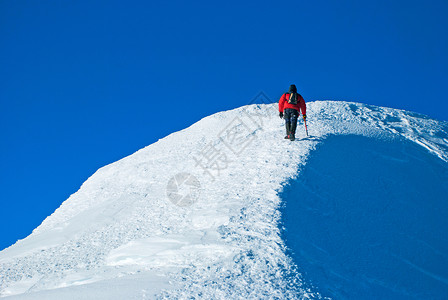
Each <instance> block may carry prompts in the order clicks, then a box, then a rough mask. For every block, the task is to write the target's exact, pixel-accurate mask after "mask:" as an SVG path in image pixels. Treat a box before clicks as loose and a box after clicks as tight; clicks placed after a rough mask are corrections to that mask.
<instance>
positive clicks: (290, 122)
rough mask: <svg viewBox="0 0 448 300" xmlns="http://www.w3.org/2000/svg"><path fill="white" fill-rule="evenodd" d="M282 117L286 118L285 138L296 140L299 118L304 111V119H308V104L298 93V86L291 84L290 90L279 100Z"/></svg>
mask: <svg viewBox="0 0 448 300" xmlns="http://www.w3.org/2000/svg"><path fill="white" fill-rule="evenodd" d="M278 110H279V112H280V114H279V116H280V118H284V119H285V126H286V136H285V139H290V140H291V141H294V140H295V138H296V137H295V134H296V128H297V118H298V117H299V114H300V112H302V116H303V120H306V104H305V100H304V99H303V97H302V96H301V95H300V94H299V93H297V88H296V86H295V85H294V84H291V86H290V87H289V91H288V92H287V93H285V94H283V95H282V96H281V97H280V100H279V102H278Z"/></svg>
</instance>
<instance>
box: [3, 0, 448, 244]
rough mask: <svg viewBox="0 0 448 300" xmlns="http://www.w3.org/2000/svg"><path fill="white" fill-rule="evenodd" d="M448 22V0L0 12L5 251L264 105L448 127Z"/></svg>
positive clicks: (47, 6) (11, 6) (45, 7)
mask: <svg viewBox="0 0 448 300" xmlns="http://www.w3.org/2000/svg"><path fill="white" fill-rule="evenodd" d="M447 15H448V2H447V1H446V0H443V1H440V0H439V1H437V0H435V1H412V0H411V1H394V0H391V1H224V2H223V1H220V2H216V1H201V2H197V1H194V2H192V1H111V0H107V1H95V0H89V1H83V0H77V1H74V0H71V1H56V0H54V1H46V0H40V1H31V0H30V1H25V0H23V1H13V0H3V1H0V134H1V136H0V137H1V139H0V166H1V175H0V176H1V177H0V184H1V189H0V201H1V202H0V203H1V209H0V228H1V229H0V230H1V233H0V234H1V238H0V249H3V248H5V247H7V246H9V245H11V244H12V243H14V242H15V241H16V240H17V239H19V238H24V237H26V236H27V235H28V234H29V233H31V231H32V229H33V228H35V227H37V226H38V225H39V224H40V223H41V222H42V220H43V219H44V218H45V217H46V216H48V215H49V214H51V213H52V212H53V211H54V210H55V209H56V208H57V207H59V205H60V204H61V203H62V202H63V201H64V200H65V199H67V198H68V196H69V195H70V194H72V193H74V192H76V191H77V190H78V188H79V187H80V185H81V184H82V183H83V182H84V181H85V180H86V179H87V178H88V177H89V176H90V175H92V174H93V173H94V172H95V171H96V170H97V169H98V168H99V167H102V166H104V165H106V164H109V163H111V162H114V161H116V160H118V159H120V158H122V157H124V156H127V155H129V154H131V153H133V152H134V151H136V150H138V149H140V148H142V147H144V146H146V145H149V144H151V143H153V142H155V141H157V140H158V139H159V138H162V137H164V136H166V135H168V134H169V133H171V132H174V131H177V130H180V129H183V128H185V127H187V126H189V125H191V124H192V123H194V122H196V121H198V120H200V119H201V118H202V117H205V116H207V115H210V114H212V113H215V112H219V111H222V110H227V109H232V108H236V107H239V106H242V105H245V104H247V103H248V102H249V101H250V100H251V99H252V97H253V96H255V95H256V94H257V93H258V92H259V91H264V92H266V94H267V95H268V96H270V97H271V98H272V99H273V100H275V101H276V100H278V98H279V96H280V95H281V94H282V93H283V92H284V91H285V90H286V89H287V88H288V86H289V84H291V83H295V84H296V85H297V87H298V89H299V91H300V92H301V94H302V95H303V96H304V98H305V100H307V101H312V100H326V99H331V100H348V101H357V102H363V103H369V104H374V105H380V106H388V107H394V108H401V109H407V110H411V111H417V112H420V113H423V114H427V115H429V116H431V117H434V118H438V119H442V120H448V110H447V107H448V106H447V104H446V102H447V96H446V88H447V86H448V55H447V53H448V18H446V16H447ZM310 117H312V116H310Z"/></svg>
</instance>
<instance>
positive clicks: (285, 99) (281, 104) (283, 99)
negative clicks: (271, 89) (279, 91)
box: [278, 93, 306, 115]
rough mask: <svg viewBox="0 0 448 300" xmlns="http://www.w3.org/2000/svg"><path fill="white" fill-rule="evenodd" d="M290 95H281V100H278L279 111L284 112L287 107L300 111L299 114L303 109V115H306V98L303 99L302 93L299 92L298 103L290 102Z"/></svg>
mask: <svg viewBox="0 0 448 300" xmlns="http://www.w3.org/2000/svg"><path fill="white" fill-rule="evenodd" d="M289 96H290V94H288V93H286V94H283V95H282V96H281V97H280V100H279V101H278V110H279V112H283V110H284V109H286V108H292V109H295V110H297V111H299V114H300V111H302V115H306V104H305V100H304V99H303V97H302V95H300V94H297V96H298V99H297V100H298V101H297V104H290V103H288V100H289Z"/></svg>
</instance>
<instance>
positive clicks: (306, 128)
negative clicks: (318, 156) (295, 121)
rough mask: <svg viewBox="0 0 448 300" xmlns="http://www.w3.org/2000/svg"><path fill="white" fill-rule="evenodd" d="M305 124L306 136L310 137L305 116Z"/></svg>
mask: <svg viewBox="0 0 448 300" xmlns="http://www.w3.org/2000/svg"><path fill="white" fill-rule="evenodd" d="M303 122H304V124H305V130H306V136H308V126H306V117H305V116H303Z"/></svg>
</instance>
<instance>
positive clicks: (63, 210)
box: [0, 101, 448, 299]
mask: <svg viewBox="0 0 448 300" xmlns="http://www.w3.org/2000/svg"><path fill="white" fill-rule="evenodd" d="M307 116H308V119H307V122H308V129H309V136H306V133H305V129H304V128H303V124H302V123H300V122H299V124H298V128H297V133H296V140H295V141H294V142H291V141H289V140H284V139H283V137H284V124H283V121H282V120H281V119H280V118H278V112H277V104H276V103H274V104H260V105H249V106H244V107H241V108H238V109H234V110H231V111H225V112H220V113H217V114H214V115H212V116H209V117H206V118H204V119H202V120H200V121H199V122H197V123H195V124H194V125H192V126H190V127H189V128H187V129H184V130H182V131H179V132H176V133H173V134H171V135H169V136H167V137H165V138H163V139H161V140H159V141H158V142H156V143H154V144H152V145H150V146H148V147H146V148H144V149H141V150H139V151H137V152H136V153H134V154H132V155H130V156H128V157H126V158H123V159H121V160H119V161H117V162H115V163H113V164H110V165H108V166H105V167H103V168H101V169H99V170H98V171H97V172H96V173H95V174H94V175H92V176H91V177H90V178H89V179H88V180H87V181H86V182H85V183H84V184H83V185H82V186H81V188H80V189H79V191H78V192H76V193H75V194H73V195H71V196H70V197H69V199H67V200H66V201H65V202H63V203H62V205H61V206H60V207H59V208H58V209H57V210H56V211H55V212H54V213H53V214H52V215H51V216H49V217H48V218H46V219H45V220H44V222H43V223H42V224H41V225H40V226H39V227H37V228H36V229H35V230H34V231H33V233H32V234H31V235H30V236H28V237H27V238H25V239H23V240H20V241H18V242H17V243H16V244H14V245H13V246H11V247H9V248H7V249H5V250H3V251H2V252H0V297H6V299H154V298H172V299H187V298H188V299H190V298H200V299H247V298H249V299H258V298H274V299H294V298H295V299H313V298H316V299H318V298H324V297H328V298H332V297H335V299H342V298H344V297H345V298H348V299H350V298H353V296H351V295H354V294H351V292H350V289H347V288H345V287H343V288H340V290H341V291H336V290H335V289H332V288H331V287H330V286H329V285H330V284H329V283H328V282H330V280H333V279H332V278H330V277H331V276H333V275H334V274H336V273H337V274H339V275H340V276H339V277H338V278H337V279H335V280H341V282H343V280H344V279H343V278H344V277H345V278H347V276H345V275H343V273H342V271H341V272H340V273H339V271H333V270H336V269H332V271H333V272H332V274H333V275H328V276H330V277H329V278H328V280H327V281H326V279H325V278H323V277H320V280H317V279H313V278H311V277H308V275H309V274H310V276H311V275H312V273H313V271H312V269H313V268H321V267H322V268H323V269H325V265H324V266H319V265H318V264H317V262H316V261H315V260H313V261H314V262H315V263H314V264H312V265H311V266H310V267H309V268H310V269H306V268H305V266H301V265H300V262H299V261H297V260H296V259H293V258H292V257H291V255H290V253H291V251H292V252H294V253H296V254H300V253H302V252H301V250H300V249H301V246H300V243H299V245H298V246H294V248H293V249H291V246H290V244H287V243H288V241H285V238H284V236H285V233H284V231H285V230H286V231H288V228H287V227H286V228H283V227H284V226H283V223H282V222H283V221H282V213H281V211H282V206H285V205H286V208H285V209H287V208H288V205H289V204H288V201H291V200H288V199H286V198H282V197H281V192H282V191H283V190H284V189H285V186H287V185H288V184H290V183H291V182H293V181H294V180H296V179H299V178H301V176H302V175H303V174H305V173H306V172H305V171H304V170H306V168H308V167H310V168H312V167H313V165H312V163H310V165H308V163H307V162H308V161H312V157H313V153H314V152H316V153H317V152H318V151H319V150H318V149H319V147H320V145H325V143H326V141H327V140H328V138H329V137H338V136H352V135H356V136H363V137H366V138H368V139H369V140H372V141H375V143H382V141H393V143H395V144H397V145H400V144H402V143H404V142H406V143H408V142H409V143H412V144H414V145H417V146H418V148H419V150H418V151H421V152H418V153H422V154H421V158H419V159H421V160H425V161H432V160H431V159H433V160H435V161H437V162H438V163H440V164H441V168H442V169H443V168H444V169H443V170H445V171H444V172H443V171H441V173H440V176H439V175H437V176H439V177H440V178H441V179H440V180H441V182H445V183H448V182H447V181H446V178H447V177H448V175H447V174H448V168H447V162H448V124H447V123H446V122H441V121H436V120H433V119H430V118H428V117H426V116H422V115H419V114H415V113H410V112H406V111H401V110H396V109H389V108H381V107H374V106H368V105H363V104H358V103H348V102H333V101H316V102H310V103H308V109H307ZM428 157H430V158H428ZM316 159H317V156H316ZM334 160H338V157H334ZM347 163H349V162H347ZM403 163H404V162H403ZM435 164H437V163H435ZM316 168H317V166H316ZM378 168H380V166H378ZM389 171H390V170H389ZM384 172H388V169H384ZM320 177H323V176H320ZM301 179H302V180H307V178H303V177H302V178H301ZM340 180H342V179H340ZM345 180H350V178H346V179H345ZM360 186H361V187H363V186H362V185H360ZM447 186H448V185H447ZM441 188H442V189H443V187H441ZM310 189H311V191H310V192H312V193H313V194H314V195H317V194H318V193H319V190H318V187H317V188H316V189H315V190H313V188H310ZM361 195H362V193H361ZM446 195H447V194H445V195H444V198H445V200H447V197H446ZM319 199H320V201H321V205H322V207H320V208H319V209H321V210H323V211H322V213H328V214H329V215H331V214H332V213H334V212H335V211H336V207H337V205H336V206H333V207H332V206H330V205H327V202H326V199H327V198H325V197H320V198H319ZM302 200H306V197H305V195H304V196H303V198H301V197H300V195H299V197H298V198H297V200H294V201H296V202H300V201H302ZM308 200H309V198H308ZM391 201H394V200H393V199H392V200H391ZM445 202H446V201H445ZM341 203H342V202H341ZM347 205H349V204H347ZM428 205H430V204H428ZM431 205H435V204H431ZM437 205H441V206H440V209H438V211H439V212H440V214H441V216H442V217H444V216H447V215H448V214H447V205H446V204H443V203H442V204H440V203H439V204H437ZM308 208H309V207H307V208H304V209H303V211H300V216H301V218H305V217H306V216H305V215H304V214H306V213H308V212H307V209H308ZM343 209H344V208H343ZM345 209H348V208H345ZM384 209H386V210H387V207H385V208H384ZM312 212H313V210H312V209H311V208H309V213H312ZM293 213H295V212H293ZM360 213H362V214H365V215H364V216H363V217H362V218H364V219H369V213H373V212H369V211H365V210H362V209H360ZM437 216H438V215H437ZM431 217H432V218H433V219H434V215H430V216H428V218H431ZM322 222H325V219H323V221H322ZM322 222H321V223H322ZM397 222H398V221H397ZM422 222H423V221H422ZM417 223H418V222H417ZM397 224H398V223H397ZM441 224H442V225H441V226H442V228H441V230H440V235H437V234H439V233H438V232H435V233H431V234H433V235H430V236H428V235H427V236H428V238H427V239H426V240H422V238H419V240H418V241H419V243H418V245H423V244H424V246H421V247H427V248H428V249H429V248H430V250H428V251H427V253H426V252H425V253H423V254H421V255H425V256H424V257H423V259H424V261H420V260H418V259H415V260H413V258H408V257H406V256H405V254H402V253H395V252H394V251H393V250H394V249H390V251H389V252H388V253H394V255H395V256H396V259H395V260H397V261H402V262H407V263H406V264H405V265H406V267H408V268H409V270H410V271H409V272H407V273H409V274H415V280H416V281H419V278H420V276H421V278H426V280H428V281H429V282H430V283H428V284H434V288H432V289H429V290H427V291H425V288H424V287H423V288H422V291H414V290H413V288H414V287H409V288H408V287H407V285H406V283H403V282H401V281H400V280H398V279H397V282H393V283H392V282H387V281H386V280H385V279H381V278H376V277H375V278H373V277H369V276H370V275H369V274H368V272H367V271H365V272H364V273H362V274H361V276H359V277H358V278H359V281H360V282H363V284H364V283H365V285H370V286H369V288H371V287H375V285H376V284H377V285H378V289H385V290H387V292H388V293H390V295H396V297H394V299H398V298H400V297H403V299H405V298H406V297H408V298H407V299H409V298H413V297H412V296H415V297H416V299H417V298H418V297H417V296H418V294H417V293H422V294H420V295H426V294H424V293H429V294H428V295H430V296H433V299H437V298H438V297H439V298H440V299H443V297H446V296H447V295H448V289H447V286H448V274H447V271H446V270H447V268H444V269H442V268H441V270H436V269H432V267H431V266H427V265H425V264H426V263H428V260H429V261H430V262H431V263H432V262H433V261H438V262H439V264H440V265H441V266H447V261H448V257H447V253H448V249H447V248H445V247H447V245H448V243H447V238H446V231H444V230H445V229H448V228H447V225H446V224H447V223H446V221H442V223H441ZM416 226H418V224H416ZM439 229H440V228H439ZM295 230H300V228H295ZM307 230H308V229H307ZM309 230H312V229H309ZM383 230H385V231H388V230H389V229H388V228H384V229H383ZM413 230H414V229H413ZM414 231H415V230H414ZM308 232H309V231H308ZM443 233H445V235H444V234H443ZM397 234H402V235H412V236H411V238H412V239H414V240H415V239H416V236H414V235H413V233H412V232H407V231H406V229H405V228H404V229H400V231H399V232H398V233H397ZM286 236H287V234H286ZM352 236H353V235H352ZM423 239H424V237H423ZM307 243H308V244H311V243H310V242H309V240H302V244H303V245H304V247H305V245H306V244H307ZM352 243H356V241H354V242H352ZM313 245H314V246H316V247H313V249H315V250H312V251H316V252H319V251H320V252H322V253H325V252H327V253H328V251H330V250H328V249H323V247H322V246H319V247H317V246H318V245H317V244H316V243H313ZM352 245H353V244H350V247H352ZM372 247H373V246H372ZM380 247H381V249H386V248H388V247H391V246H390V245H387V244H382V245H381V246H380ZM318 248H319V249H318ZM303 249H305V248H303ZM425 249H426V248H425ZM310 251H311V250H310ZM419 253H421V252H419ZM359 259H360V260H362V259H363V257H360V258H359ZM305 260H306V261H308V262H310V261H311V260H310V259H305ZM358 265H359V264H358ZM346 266H347V265H346ZM333 267H334V268H336V267H337V266H332V268H333ZM302 270H303V271H302ZM403 270H407V269H405V267H403ZM412 272H415V273H412ZM372 276H373V275H372ZM399 276H400V275H398V277H399ZM403 276H406V274H403ZM391 280H394V279H391ZM410 280H411V279H410ZM412 280H414V279H412ZM322 281H326V282H327V284H326V285H327V286H325V287H324V286H320V282H322ZM420 282H421V281H420ZM379 283H381V284H379ZM341 286H343V285H341ZM392 286H393V288H392ZM342 290H344V291H342ZM366 290H368V288H366ZM343 292H344V293H345V294H343ZM358 292H359V291H358ZM432 292H433V294H431V293H432ZM444 292H447V293H446V294H444V295H443V293H444ZM394 293H395V294H394ZM337 295H345V296H341V297H338V296H337ZM365 296H366V297H365V298H366V299H369V298H370V297H369V295H368V294H367V295H365ZM358 299H359V298H358ZM420 299H422V298H420ZM445 299H446V298H445Z"/></svg>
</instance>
